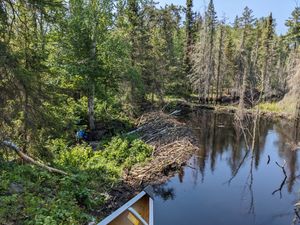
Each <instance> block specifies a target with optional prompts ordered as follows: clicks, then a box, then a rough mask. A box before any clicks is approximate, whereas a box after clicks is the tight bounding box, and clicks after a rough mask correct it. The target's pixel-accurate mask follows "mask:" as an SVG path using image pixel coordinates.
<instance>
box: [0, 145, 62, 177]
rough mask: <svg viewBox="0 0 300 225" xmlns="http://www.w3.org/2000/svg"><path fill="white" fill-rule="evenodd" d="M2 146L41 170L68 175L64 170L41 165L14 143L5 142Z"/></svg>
mask: <svg viewBox="0 0 300 225" xmlns="http://www.w3.org/2000/svg"><path fill="white" fill-rule="evenodd" d="M0 144H1V145H3V146H5V147H8V148H10V149H12V150H14V151H15V152H16V153H17V155H18V156H19V157H20V158H21V159H23V160H24V161H26V162H28V163H31V164H34V165H36V166H39V167H41V168H44V169H46V170H48V171H49V172H52V173H58V174H62V175H68V174H67V173H66V172H64V171H62V170H59V169H55V168H53V167H50V166H47V165H45V164H43V163H40V162H38V161H36V160H34V159H33V158H31V157H30V156H28V155H26V154H25V153H24V152H22V151H21V150H20V148H19V147H18V146H17V145H16V144H14V143H13V142H11V141H3V142H2V143H0Z"/></svg>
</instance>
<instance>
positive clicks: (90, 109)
mask: <svg viewBox="0 0 300 225" xmlns="http://www.w3.org/2000/svg"><path fill="white" fill-rule="evenodd" d="M94 98H95V84H93V83H92V84H90V90H89V95H88V117H89V128H90V130H95V113H94V111H95V110H94V109H95V100H94Z"/></svg>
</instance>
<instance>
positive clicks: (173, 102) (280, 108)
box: [163, 98, 294, 120]
mask: <svg viewBox="0 0 300 225" xmlns="http://www.w3.org/2000/svg"><path fill="white" fill-rule="evenodd" d="M257 107H258V108H259V114H260V115H261V116H263V117H265V118H272V119H286V120H292V119H293V116H294V112H293V108H291V107H290V106H288V105H286V104H283V103H279V102H272V103H270V102H265V103H260V104H259V105H257V106H255V107H253V108H247V109H245V110H244V112H245V113H247V114H254V113H257ZM163 108H164V109H165V110H166V111H168V112H172V111H174V110H180V111H182V112H183V113H187V112H192V111H197V110H212V111H215V112H220V113H235V112H236V111H237V110H238V105H237V104H199V103H197V102H196V101H195V99H190V100H184V99H177V98H167V100H166V103H165V107H163Z"/></svg>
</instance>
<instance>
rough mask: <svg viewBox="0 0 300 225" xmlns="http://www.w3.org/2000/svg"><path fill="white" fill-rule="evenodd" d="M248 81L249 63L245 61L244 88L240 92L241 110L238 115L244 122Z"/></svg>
mask: <svg viewBox="0 0 300 225" xmlns="http://www.w3.org/2000/svg"><path fill="white" fill-rule="evenodd" d="M247 80H248V63H247V62H246V60H245V68H244V73H243V83H242V87H241V91H240V101H239V108H238V114H239V117H240V119H241V120H242V121H243V118H244V109H245V94H246V89H247Z"/></svg>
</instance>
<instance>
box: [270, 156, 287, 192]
mask: <svg viewBox="0 0 300 225" xmlns="http://www.w3.org/2000/svg"><path fill="white" fill-rule="evenodd" d="M285 164H286V162H284V164H283V165H282V166H281V165H279V163H278V162H276V165H277V166H279V167H280V168H281V169H282V172H283V174H284V179H283V181H282V182H281V184H280V187H279V188H278V189H276V190H275V191H273V192H272V195H274V194H275V193H276V192H278V191H279V193H280V198H282V193H281V191H282V188H283V186H284V184H285V182H286V179H287V175H286V171H285V168H284V166H285Z"/></svg>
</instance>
